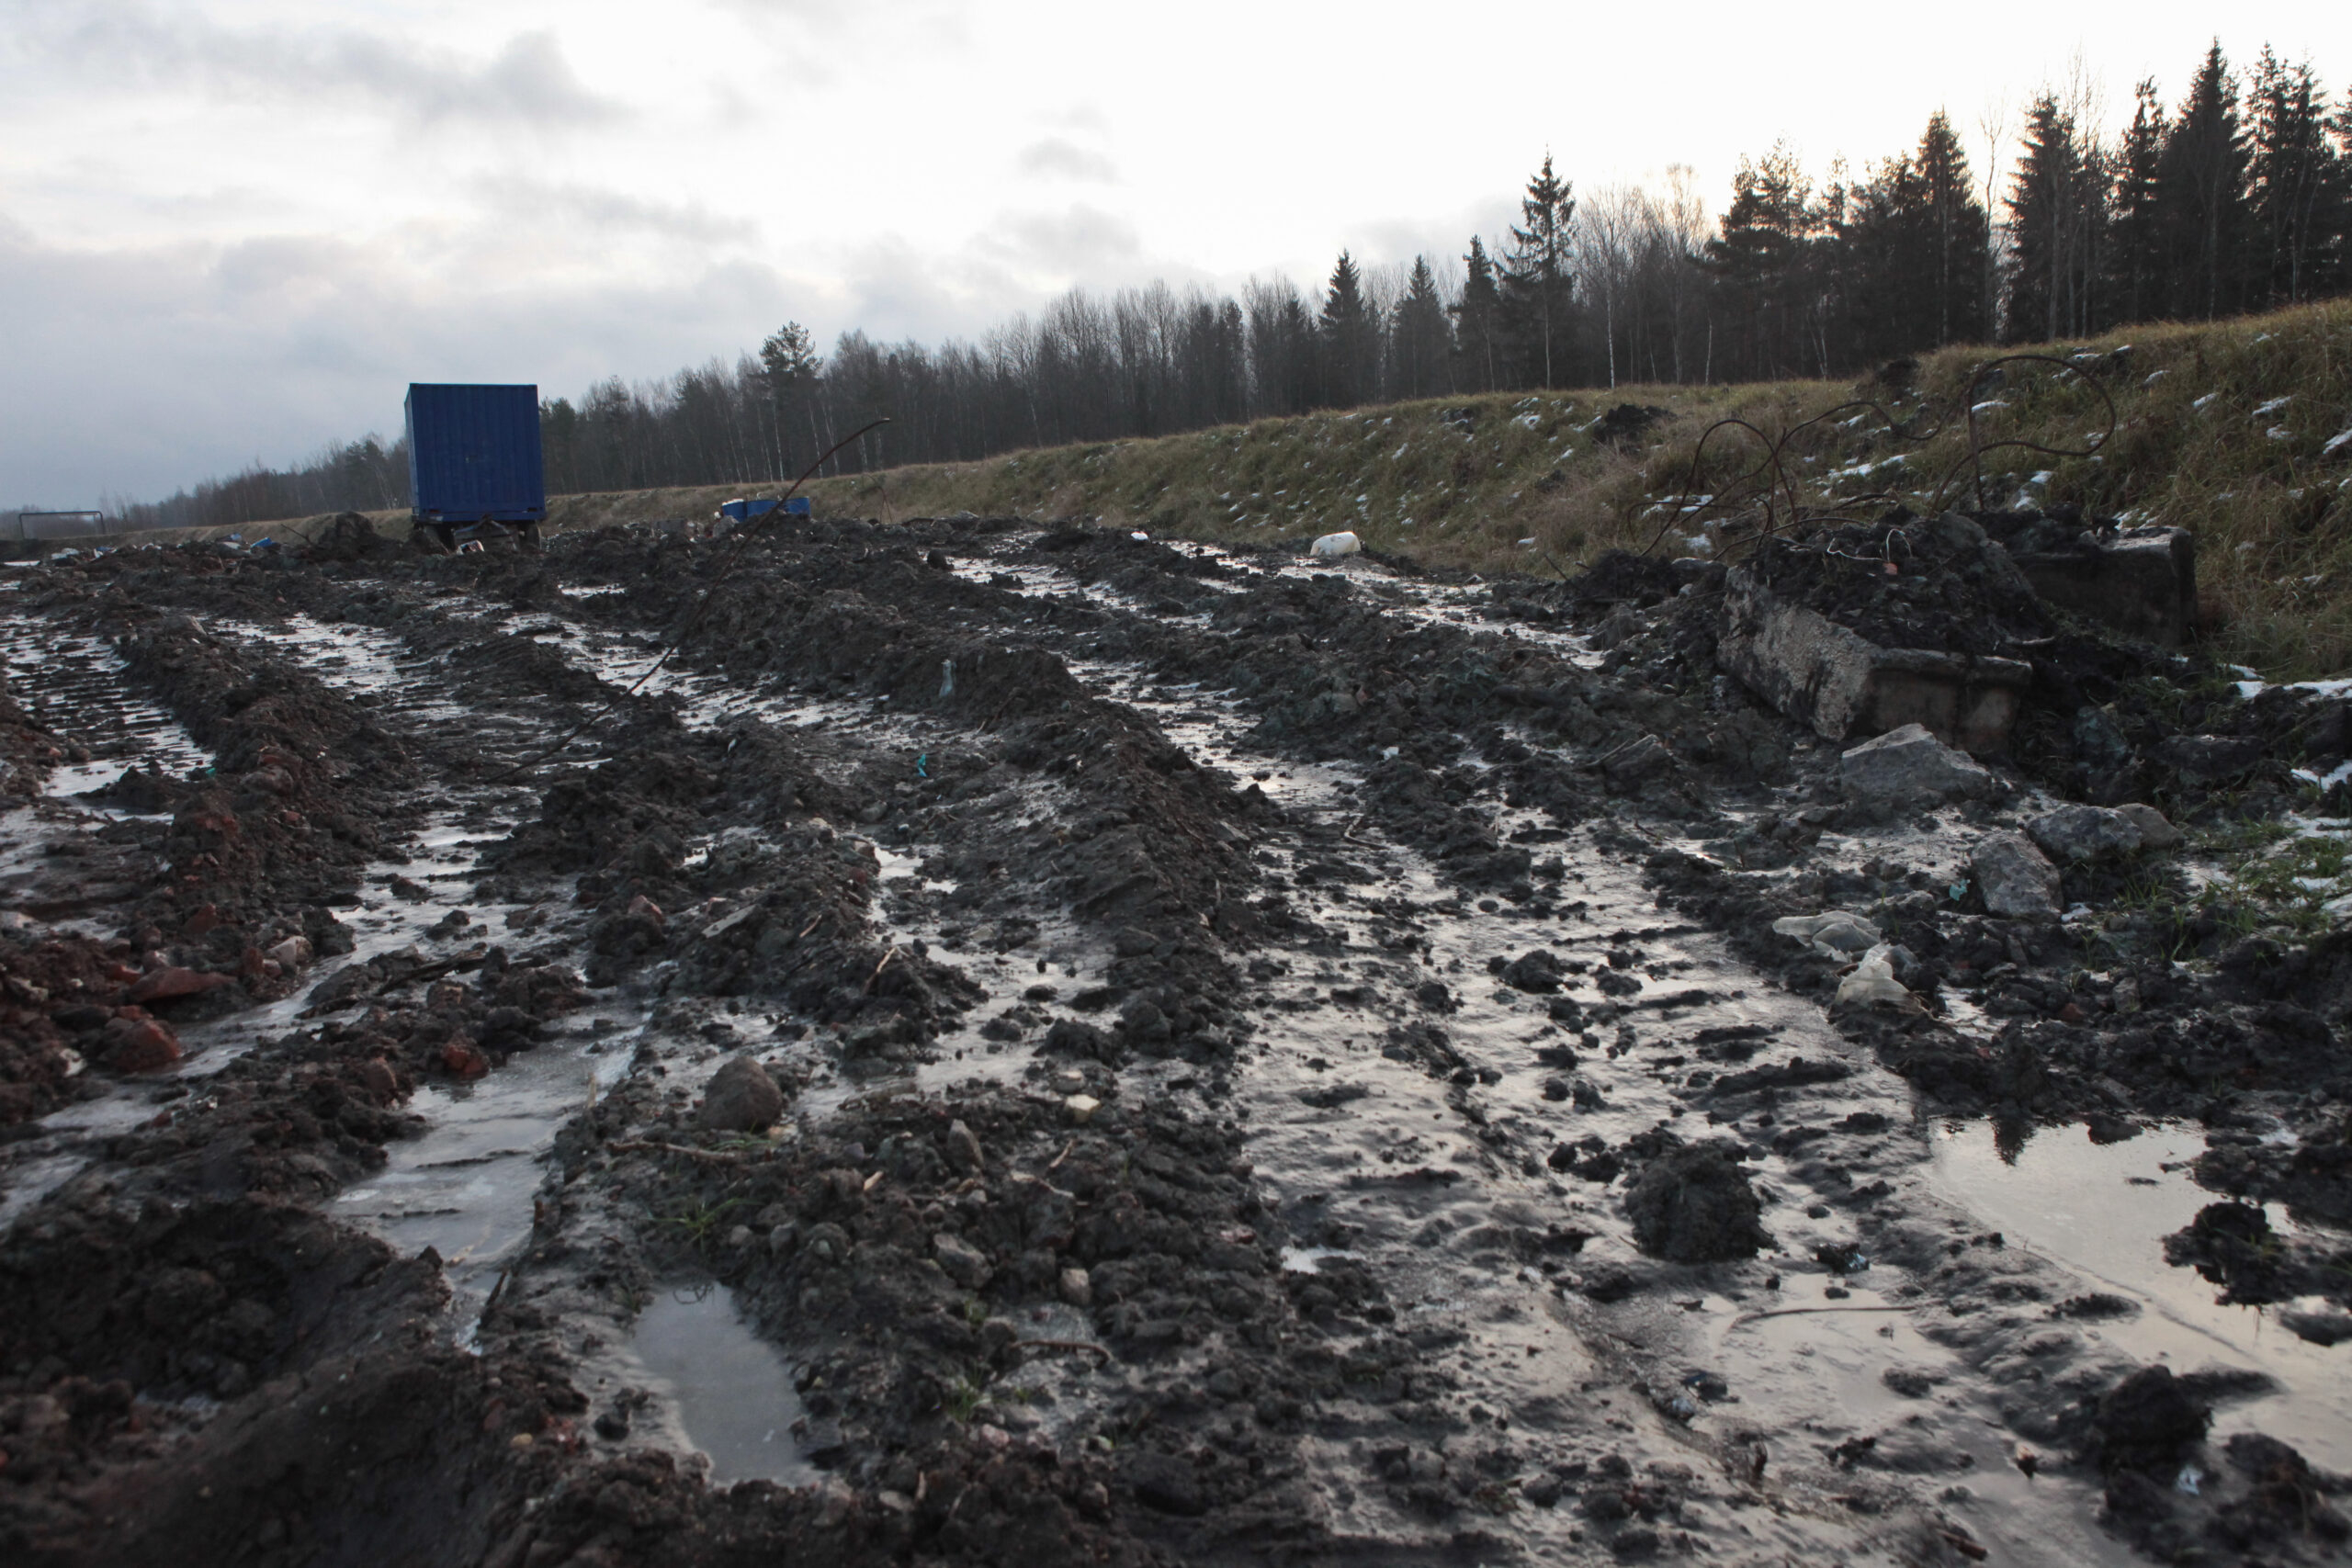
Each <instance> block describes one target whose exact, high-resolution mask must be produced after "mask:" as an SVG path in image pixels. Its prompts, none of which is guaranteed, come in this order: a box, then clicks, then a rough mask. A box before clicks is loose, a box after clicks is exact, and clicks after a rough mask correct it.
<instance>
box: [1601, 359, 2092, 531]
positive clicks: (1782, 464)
mask: <svg viewBox="0 0 2352 1568" xmlns="http://www.w3.org/2000/svg"><path fill="white" fill-rule="evenodd" d="M2009 365H2047V366H2051V367H2054V368H2056V369H2058V370H2061V371H2064V372H2065V373H2066V374H2068V375H2070V376H2073V377H2074V378H2076V379H2077V380H2079V381H2081V382H2082V383H2084V384H2085V385H2086V386H2087V387H2089V388H2090V389H2091V390H2092V391H2094V392H2096V393H2098V398H2099V400H2100V402H2101V403H2102V404H2103V405H2105V408H2106V412H2107V424H2106V428H2105V429H2103V430H2101V431H2100V432H2099V433H2098V435H2097V436H2096V437H2094V438H2092V439H2091V440H2090V441H2089V442H2088V444H2087V445H2085V446H2078V447H2077V446H2050V445H2047V444H2045V443H2042V442H2038V441H2029V440H2026V439H2024V438H2023V437H2013V438H2010V439H2008V440H2004V441H1993V442H1987V441H1985V439H1984V431H1983V430H1982V428H1981V426H1980V424H1979V423H1978V418H1977V411H1978V408H1979V406H1980V405H1979V403H1978V400H1977V392H1978V390H1979V389H1980V388H1982V387H1983V385H1984V383H1985V378H1987V377H1988V376H1990V375H1992V374H1993V373H1994V372H1996V371H1997V370H1999V369H2001V368H2002V367H2004V366H2009ZM1849 414H1850V415H1853V416H1854V417H1856V418H1861V417H1865V416H1869V415H1875V416H1876V417H1877V418H1878V420H1879V421H1880V423H1882V424H1883V426H1884V428H1885V434H1887V435H1888V436H1889V437H1890V438H1892V439H1893V440H1894V442H1895V443H1897V444H1898V445H1899V446H1906V447H1910V448H1917V447H1921V446H1926V445H1927V444H1928V443H1929V442H1931V441H1933V440H1935V439H1936V438H1937V437H1938V436H1939V435H1941V434H1944V433H1945V432H1946V431H1947V430H1950V429H1951V427H1952V425H1953V423H1954V422H1955V421H1956V420H1958V421H1964V422H1965V423H1966V426H1967V431H1968V450H1967V451H1966V453H1964V454H1963V455H1962V456H1961V457H1959V458H1957V459H1955V460H1954V462H1953V463H1952V465H1951V467H1950V468H1947V469H1945V470H1944V472H1943V473H1942V475H1940V476H1939V478H1938V479H1937V482H1936V487H1935V490H1934V491H1933V493H1932V495H1931V496H1929V498H1928V502H1927V506H1926V510H1927V512H1928V514H1929V515H1934V514H1935V513H1939V512H1941V511H1942V510H1943V509H1944V502H1945V498H1946V497H1947V495H1948V494H1949V493H1950V491H1951V486H1952V481H1953V480H1954V479H1958V478H1959V477H1960V475H1961V473H1962V470H1963V469H1965V470H1966V471H1967V472H1968V473H1969V474H1970V476H1971V479H1972V492H1973V495H1974V497H1975V500H1976V506H1977V509H1978V510H1979V511H1983V510H1984V509H1985V454H1987V453H1990V452H2001V451H2026V452H2035V453H2040V454H2041V455H2042V456H2045V457H2091V456H2093V455H2095V454H2097V453H2098V452H2099V451H2100V450H2101V449H2102V448H2104V447H2105V446H2107V445H2108V443H2109V442H2110V441H2112V440H2113V439H2114V437H2115V433H2116V431H2117V430H2118V429H2119V428H2120V423H2121V422H2120V418H2119V416H2118V414H2117V412H2116V407H2115V399H2114V397H2113V395H2112V394H2110V393H2109V391H2108V389H2106V387H2104V386H2102V385H2101V384H2100V383H2099V381H2098V378H2096V377H2094V376H2092V375H2091V374H2090V373H2089V372H2088V371H2087V370H2086V368H2085V367H2082V366H2080V365H2077V364H2075V363H2074V362H2072V361H2070V360H2064V359H2060V358H2058V357H2057V356H2055V355H2048V354H2005V355H1999V356H1997V357H1996V358H1993V359H1988V360H1986V361H1985V362H1984V363H1983V364H1981V365H1979V366H1977V367H1975V368H1974V369H1973V371H1971V372H1970V374H1969V378H1968V379H1967V381H1966V382H1965V383H1963V384H1962V388H1961V390H1960V393H1959V395H1958V398H1957V399H1956V400H1954V401H1952V402H1949V403H1946V404H1944V405H1943V406H1942V407H1940V408H1937V407H1936V406H1935V405H1932V404H1922V405H1921V407H1920V408H1919V410H1918V412H1917V413H1916V414H1915V415H1914V416H1913V418H1912V419H1911V421H1910V422H1909V423H1905V421H1904V420H1902V419H1900V418H1898V417H1897V416H1896V415H1895V414H1894V412H1891V411H1890V410H1889V409H1888V408H1887V407H1886V406H1885V405H1884V404H1883V403H1881V402H1879V401H1877V400H1875V399H1871V398H1855V399H1849V400H1847V401H1845V402H1842V403H1839V404H1838V405H1837V406H1836V407H1834V408H1829V409H1826V410H1824V411H1823V412H1820V413H1817V414H1815V415H1814V416H1813V417H1812V418H1810V419H1805V420H1801V421H1799V422H1798V423H1795V424H1792V425H1791V426H1789V427H1788V428H1787V429H1786V430H1783V431H1781V433H1780V434H1778V435H1774V434H1770V433H1768V432H1766V431H1765V430H1764V429H1763V428H1762V427H1760V426H1758V424H1756V423H1754V422H1752V421H1750V420H1747V419H1743V418H1741V417H1739V416H1738V415H1736V414H1733V415H1727V416H1726V417H1724V418H1723V419H1719V420H1717V421H1715V422H1714V423H1713V424H1710V425H1709V426H1707V428H1706V429H1704V430H1703V431H1701V432H1700V433H1699V440H1698V444H1697V445H1696V446H1693V447H1692V448H1691V468H1690V471H1689V474H1688V475H1687V477H1686V478H1685V479H1684V481H1683V485H1682V489H1681V491H1680V493H1679V494H1677V495H1676V496H1675V497H1674V498H1673V500H1674V502H1677V503H1680V502H1683V501H1684V498H1685V497H1688V496H1691V495H1697V494H1699V493H1700V491H1699V485H1700V483H1701V474H1702V470H1703V468H1704V465H1705V462H1706V457H1707V446H1708V443H1709V442H1711V441H1713V439H1714V437H1715V436H1716V434H1718V433H1721V432H1733V433H1741V432H1744V433H1745V434H1747V436H1748V437H1749V438H1751V439H1752V440H1754V441H1755V443H1756V444H1757V446H1759V447H1761V448H1762V449H1763V454H1764V456H1763V458H1762V460H1761V461H1759V462H1758V464H1757V465H1756V466H1755V467H1754V468H1750V469H1748V470H1747V472H1746V473H1744V474H1741V475H1739V476H1738V477H1737V478H1736V479H1733V480H1732V481H1731V482H1730V483H1728V484H1727V485H1724V487H1723V488H1721V489H1720V490H1716V491H1710V492H1707V493H1706V494H1705V495H1704V496H1703V497H1702V499H1701V500H1700V501H1699V502H1696V503H1695V504H1688V505H1684V504H1678V505H1677V506H1676V507H1675V509H1674V510H1673V511H1672V512H1671V513H1669V514H1668V516H1667V518H1666V519H1665V520H1664V521H1663V522H1661V523H1660V524H1659V525H1658V527H1657V533H1655V534H1653V535H1652V536H1650V541H1649V543H1648V544H1647V545H1645V546H1644V547H1643V548H1642V554H1644V555H1645V556H1646V555H1649V554H1651V553H1653V552H1654V551H1656V550H1657V547H1658V546H1659V545H1660V544H1661V543H1663V542H1664V541H1665V538H1666V536H1667V532H1668V530H1669V529H1671V528H1673V527H1675V526H1676V525H1681V526H1683V527H1686V528H1687V527H1691V526H1692V525H1696V524H1697V523H1699V522H1700V521H1701V520H1702V519H1704V518H1705V517H1706V516H1707V515H1708V514H1709V513H1729V512H1730V511H1731V510H1732V509H1733V508H1734V507H1735V506H1736V505H1742V504H1751V503H1754V502H1758V501H1760V502H1762V505H1763V512H1764V519H1763V522H1762V523H1761V524H1760V525H1758V527H1757V529H1756V531H1755V533H1754V535H1753V536H1751V537H1750V538H1748V539H1747V541H1745V543H1746V544H1747V547H1749V548H1750V549H1753V548H1755V547H1758V546H1760V545H1761V544H1762V543H1763V541H1764V540H1766V539H1768V538H1771V537H1774V536H1779V535H1782V534H1786V533H1790V532H1792V531H1794V530H1795V529H1797V528H1798V527H1800V526H1803V525H1818V524H1824V523H1862V522H1867V521H1869V520H1868V519H1866V518H1863V517H1860V516H1856V515H1853V514H1852V513H1850V512H1849V511H1848V510H1845V509H1847V508H1852V507H1856V506H1860V505H1867V504H1869V503H1871V502H1899V501H1901V500H1903V499H1904V492H1903V491H1894V490H1879V491H1866V492H1864V493H1862V494H1860V495H1853V496H1847V497H1844V498H1842V499H1841V500H1840V502H1838V504H1837V505H1835V506H1826V505H1824V506H1815V507H1812V508H1808V507H1807V506H1806V504H1805V501H1804V491H1802V490H1801V489H1800V484H1801V480H1802V476H1800V475H1798V474H1796V473H1795V472H1794V471H1793V469H1794V465H1793V463H1792V457H1793V455H1794V454H1793V450H1792V449H1793V447H1794V446H1795V444H1796V442H1797V440H1798V438H1799V437H1800V436H1802V435H1804V434H1805V433H1806V432H1808V431H1811V430H1813V429H1815V428H1816V427H1818V426H1820V425H1822V424H1825V423H1829V422H1830V421H1832V420H1836V419H1838V418H1839V417H1841V416H1844V415H1849ZM1910 493H1911V494H1912V495H1913V496H1915V497H1916V496H1917V493H1918V492H1917V491H1912V492H1910ZM1905 544H1906V547H1907V545H1908V541H1907V540H1906V541H1905ZM1888 558H1889V559H1891V558H1892V557H1891V556H1889V557H1888Z"/></svg>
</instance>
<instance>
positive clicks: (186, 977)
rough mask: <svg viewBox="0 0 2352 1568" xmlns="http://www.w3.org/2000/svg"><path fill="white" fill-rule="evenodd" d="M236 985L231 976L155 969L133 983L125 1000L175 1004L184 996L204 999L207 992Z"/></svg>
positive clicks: (173, 967) (171, 967)
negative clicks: (202, 997)
mask: <svg viewBox="0 0 2352 1568" xmlns="http://www.w3.org/2000/svg"><path fill="white" fill-rule="evenodd" d="M235 983H236V982H235V981H234V980H233V979H232V977H231V976H227V975H212V974H207V973H206V972H204V971H202V970H198V969H184V968H182V967H180V966H179V965H178V964H167V965H165V966H164V967H163V968H161V969H151V970H149V971H148V972H147V973H146V974H144V975H141V976H139V978H138V979H137V980H135V981H133V982H132V983H131V987H130V991H129V992H127V993H126V994H125V996H124V998H123V999H124V1000H125V1001H130V1002H137V1003H139V1004H141V1006H144V1005H145V1004H146V1003H149V1002H175V1001H178V1000H179V999H180V998H183V997H200V996H202V995H204V993H205V992H207V991H211V990H217V989H219V988H220V987H222V986H229V985H234V984H235Z"/></svg>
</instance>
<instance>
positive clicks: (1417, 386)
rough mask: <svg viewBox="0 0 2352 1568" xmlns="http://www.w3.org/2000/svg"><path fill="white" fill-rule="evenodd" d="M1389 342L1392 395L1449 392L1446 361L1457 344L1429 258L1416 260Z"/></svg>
mask: <svg viewBox="0 0 2352 1568" xmlns="http://www.w3.org/2000/svg"><path fill="white" fill-rule="evenodd" d="M1388 341H1389V350H1388V363H1389V367H1390V376H1391V385H1390V387H1389V391H1390V392H1391V394H1393V395H1394V396H1397V397H1401V398H1430V397H1435V396H1436V395H1437V394H1438V393H1440V392H1442V391H1444V390H1445V389H1446V385H1447V376H1446V361H1447V359H1448V358H1449V357H1450V355H1451V352H1452V349H1453V341H1452V334H1451V333H1448V332H1447V331H1446V325H1445V303H1444V301H1443V300H1442V299H1439V298H1438V293H1437V275H1436V274H1435V273H1433V272H1431V271H1430V263H1429V258H1428V257H1427V256H1415V257H1414V258H1413V271H1412V274H1411V276H1408V278H1407V279H1406V282H1405V298H1404V299H1400V300H1398V301H1397V316H1396V320H1395V321H1394V322H1392V323H1391V325H1390V329H1389V340H1388Z"/></svg>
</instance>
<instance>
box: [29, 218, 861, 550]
mask: <svg viewBox="0 0 2352 1568" xmlns="http://www.w3.org/2000/svg"><path fill="white" fill-rule="evenodd" d="M380 250H381V247H379V246H371V245H362V244H354V243H345V242H343V241H340V240H333V239H322V238H315V237H312V238H305V237H290V238H283V239H274V240H268V241H259V242H253V243H243V244H237V245H232V246H226V247H218V248H215V247H201V246H194V245H175V246H169V247H155V248H152V249H140V250H116V251H89V250H80V249H68V248H64V247H59V246H52V245H48V244H44V243H39V242H36V241H34V240H31V239H30V238H28V236H26V235H25V234H24V233H23V231H22V230H21V229H20V228H19V229H11V228H8V227H6V226H5V225H0V340H5V341H6V342H7V343H8V344H9V361H10V369H11V374H10V375H9V376H7V377H5V378H0V429H5V430H6V431H7V432H8V433H9V439H8V440H7V441H6V442H5V443H0V496H6V497H7V498H8V500H9V501H10V502H11V503H14V502H39V503H40V504H43V505H56V506H75V505H88V504H93V503H95V502H96V500H97V498H98V497H99V496H101V495H103V494H108V493H112V494H127V495H131V496H135V497H141V498H152V497H155V496H160V495H164V494H168V493H170V492H171V491H174V490H176V489H178V488H180V487H181V486H183V485H187V484H192V483H194V482H195V481H197V480H198V479H206V478H209V477H212V476H215V475H220V474H225V473H230V472H233V471H235V470H236V469H238V468H241V467H243V465H245V464H246V463H249V462H253V461H254V460H256V459H258V460H260V461H262V462H266V463H271V464H284V463H288V462H290V461H293V460H295V459H298V458H300V457H307V456H309V455H310V454H311V453H313V452H315V451H317V450H318V449H319V448H320V447H321V446H323V445H324V444H325V443H326V442H328V441H331V440H348V439H351V438H354V437H356V436H360V435H364V434H368V432H370V431H375V432H378V433H380V434H388V435H389V434H396V433H397V432H398V430H399V427H400V418H401V393H402V391H403V390H404V389H405V388H406V386H407V383H409V382H410V381H412V380H423V381H429V380H502V381H503V380H515V381H536V382H537V383H538V384H539V385H540V386H541V387H543V388H545V389H547V391H548V395H549V396H555V395H559V394H562V395H575V396H576V395H577V394H578V393H579V392H580V391H581V390H582V389H583V388H585V387H587V386H589V385H591V384H592V383H593V382H594V381H596V380H598V379H601V378H604V377H606V376H611V375H619V376H622V377H624V378H635V377H659V376H667V375H668V374H670V373H671V372H673V371H674V370H676V369H677V368H678V367H680V366H682V365H686V364H691V363H695V362H697V361H699V360H702V359H706V358H707V357H708V356H710V355H714V354H717V355H725V356H728V357H730V358H731V357H732V356H733V355H735V354H736V353H737V352H739V351H740V350H741V349H743V348H745V347H747V346H749V345H751V344H756V343H757V342H758V341H759V337H760V334H761V333H763V332H768V331H773V330H774V328H775V323H776V322H778V321H783V320H785V319H786V317H788V316H795V315H797V316H799V317H800V318H801V319H803V320H808V319H810V318H811V316H812V315H814V314H815V312H814V311H812V310H811V309H810V305H811V297H810V295H809V291H807V290H805V289H799V288H794V287H793V286H791V285H790V284H789V283H788V282H787V281H786V279H785V278H784V277H783V276H780V275H779V274H778V273H777V272H776V271H775V269H774V268H772V267H769V266H767V265H763V264H761V263H758V262H755V261H746V260H742V259H740V258H739V259H729V260H725V261H722V262H719V263H717V264H715V265H698V266H695V267H694V268H692V269H691V270H687V271H684V273H682V274H681V273H677V272H673V274H672V276H669V277H668V278H666V279H662V280H659V281H652V282H647V283H643V284H638V283H627V284H618V283H607V284H567V283H561V282H546V281H541V282H538V283H537V284H536V285H535V286H534V287H532V288H526V289H518V288H514V287H512V285H513V282H514V280H513V279H512V278H511V277H506V276H484V275H482V273H481V270H480V269H477V268H471V267H459V268H453V269H452V276H448V277H440V276H420V275H417V274H415V273H413V272H410V271H407V270H404V269H402V268H401V267H400V266H398V265H395V264H388V263H386V262H385V261H384V260H383V259H382V257H381V255H380V254H379V253H380ZM126 367H136V369H137V373H136V374H130V373H127V370H126Z"/></svg>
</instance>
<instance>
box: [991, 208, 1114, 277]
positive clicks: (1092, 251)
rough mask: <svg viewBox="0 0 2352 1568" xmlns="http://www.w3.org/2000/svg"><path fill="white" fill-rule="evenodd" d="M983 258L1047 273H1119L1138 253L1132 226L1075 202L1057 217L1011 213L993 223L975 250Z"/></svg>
mask: <svg viewBox="0 0 2352 1568" xmlns="http://www.w3.org/2000/svg"><path fill="white" fill-rule="evenodd" d="M976 248H977V249H978V251H979V252H980V254H983V255H989V256H992V257H995V258H997V259H1000V260H1002V261H1005V262H1008V263H1012V264H1014V265H1022V266H1026V267H1031V268H1039V269H1043V270H1046V271H1049V272H1057V273H1064V274H1071V275H1088V274H1098V273H1101V272H1104V271H1113V270H1115V271H1122V272H1124V271H1125V268H1126V265H1127V264H1129V263H1132V262H1133V261H1134V260H1135V259H1136V257H1137V256H1139V255H1140V254H1142V252H1143V242H1142V239H1141V237H1140V236H1138V235H1137V233H1136V226H1135V225H1134V224H1132V223H1130V222H1128V221H1127V220H1125V219H1124V218H1122V217H1120V216H1118V215H1117V214H1116V213H1113V212H1105V211H1103V209H1101V208H1099V207H1090V206H1088V205H1087V204H1085V203H1084V202H1075V203H1072V204H1071V205H1070V206H1069V207H1068V208H1066V209H1063V210H1061V211H1059V212H1016V213H1012V214H1008V215H1007V216H1006V217H1004V218H1001V219H1000V220H998V222H997V225H996V228H995V229H994V230H993V231H991V232H989V233H988V234H986V235H983V236H982V237H981V238H980V239H979V240H978V243H977V247H976Z"/></svg>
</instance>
